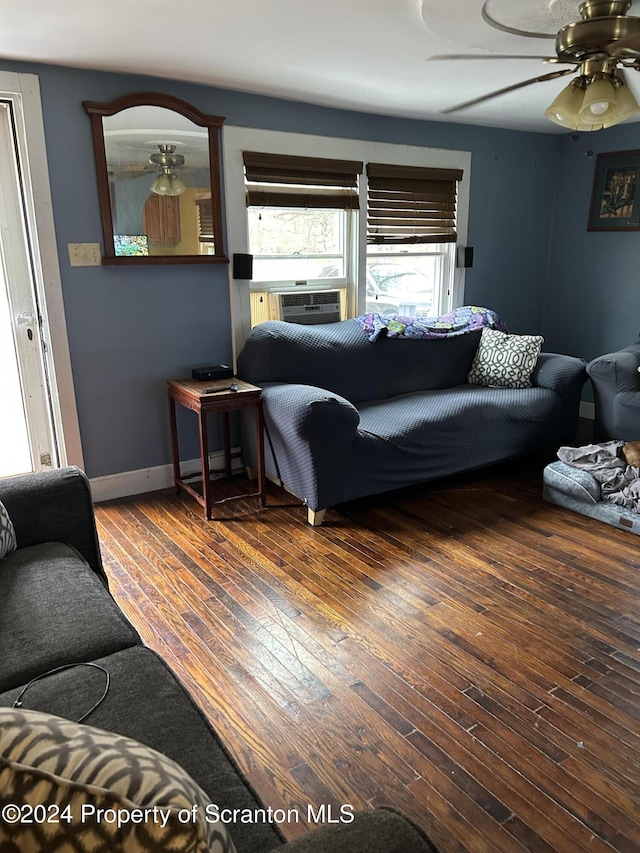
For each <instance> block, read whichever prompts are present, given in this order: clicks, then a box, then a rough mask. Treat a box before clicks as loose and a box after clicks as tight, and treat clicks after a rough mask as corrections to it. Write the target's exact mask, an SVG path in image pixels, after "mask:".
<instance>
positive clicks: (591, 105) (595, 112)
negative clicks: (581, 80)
mask: <svg viewBox="0 0 640 853" xmlns="http://www.w3.org/2000/svg"><path fill="white" fill-rule="evenodd" d="M617 112H618V96H617V94H616V90H615V88H614V86H613V83H611V81H609V80H605V79H603V78H597V79H595V80H592V81H591V82H590V83H589V85H588V86H587V91H586V92H585V93H584V100H583V102H582V107H581V109H580V120H581V121H583V122H586V123H587V124H590V123H594V122H595V121H597V122H598V123H599V124H600V125H601V124H602V122H604V121H606V120H609V119H612V118H614V116H615V115H616V113H617Z"/></svg>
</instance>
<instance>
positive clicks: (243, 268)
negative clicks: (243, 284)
mask: <svg viewBox="0 0 640 853" xmlns="http://www.w3.org/2000/svg"><path fill="white" fill-rule="evenodd" d="M233 277H234V278H240V279H245V280H246V279H251V278H253V255H242V254H239V255H234V256H233Z"/></svg>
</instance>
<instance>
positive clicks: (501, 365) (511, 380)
mask: <svg viewBox="0 0 640 853" xmlns="http://www.w3.org/2000/svg"><path fill="white" fill-rule="evenodd" d="M543 343H544V338H542V337H540V335H508V334H506V333H505V332H499V331H497V330H496V329H483V330H482V337H481V338H480V343H479V344H478V350H477V352H476V355H475V358H474V359H473V364H472V365H471V370H470V371H469V376H468V377H467V382H469V383H470V384H471V385H497V386H500V387H503V388H530V387H531V374H532V373H533V370H534V368H535V366H536V362H537V360H538V356H539V355H540V348H541V347H542V344H543Z"/></svg>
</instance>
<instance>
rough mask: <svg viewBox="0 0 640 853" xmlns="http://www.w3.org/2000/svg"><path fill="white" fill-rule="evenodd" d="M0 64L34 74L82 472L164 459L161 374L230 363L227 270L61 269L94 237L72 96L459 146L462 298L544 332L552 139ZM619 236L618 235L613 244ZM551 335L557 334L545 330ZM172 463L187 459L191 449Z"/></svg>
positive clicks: (85, 123) (554, 160)
mask: <svg viewBox="0 0 640 853" xmlns="http://www.w3.org/2000/svg"><path fill="white" fill-rule="evenodd" d="M0 67H1V68H3V69H4V70H7V71H23V72H30V73H35V74H37V75H38V76H39V78H40V86H41V91H42V104H43V111H44V122H45V133H46V140H47V151H48V158H49V171H50V177H51V190H52V197H53V210H54V217H55V222H56V233H57V241H58V252H59V257H60V268H61V275H62V285H63V294H64V303H65V312H66V319H67V326H68V332H69V344H70V350H71V359H72V367H73V374H74V383H75V390H76V397H77V403H78V414H79V418H80V431H81V436H82V444H83V450H84V456H85V467H86V470H87V473H88V474H89V476H92V477H96V476H100V475H106V474H112V473H117V472H122V471H130V470H135V469H140V468H146V467H153V466H156V465H162V464H165V463H167V462H169V461H170V444H169V431H168V423H167V405H166V398H165V379H166V378H168V377H175V376H184V375H189V370H190V367H191V366H192V365H194V364H206V363H216V362H227V361H229V360H230V359H231V334H230V323H229V297H228V278H227V268H226V266H220V267H218V266H197V265H196V266H188V265H185V266H184V267H180V266H169V267H150V268H145V269H142V268H138V269H132V268H126V267H117V268H115V267H95V268H93V267H85V268H82V267H81V268H77V267H76V268H71V267H70V266H69V258H68V253H67V248H66V247H67V243H69V242H89V243H90V242H99V241H100V239H101V226H100V218H99V208H98V197H97V187H96V179H95V168H94V159H93V148H92V141H91V132H90V123H89V118H88V116H87V115H86V114H85V112H84V110H83V108H82V101H83V100H94V101H108V100H111V99H113V98H115V97H118V96H120V95H124V94H130V93H133V92H140V91H160V92H164V93H167V94H170V95H175V96H177V97H180V98H183V99H184V100H187V101H189V102H191V103H193V104H194V106H196V107H198V108H199V109H200V110H202V111H204V112H207V113H213V114H217V115H223V116H226V119H227V124H235V125H244V126H250V127H258V128H266V129H276V130H290V131H297V132H303V133H310V134H319V135H325V136H339V137H351V138H358V139H368V140H375V141H383V142H396V143H406V144H410V145H424V146H428V147H436V148H455V149H463V150H468V151H471V152H472V166H471V207H470V220H469V236H468V242H469V245H473V246H475V257H474V267H473V269H471V270H469V271H468V273H467V288H466V302H467V303H474V304H478V305H484V306H487V307H490V308H493V309H494V310H496V311H498V312H499V313H500V314H501V315H502V316H503V318H504V319H505V321H506V322H507V324H508V325H509V328H510V329H511V331H513V332H531V333H539V332H542V331H543V325H544V319H545V318H544V310H545V281H546V276H547V268H548V263H549V256H548V253H549V245H550V239H551V225H552V211H553V207H554V197H555V187H556V181H557V167H558V163H559V162H560V165H561V166H562V165H563V163H564V160H565V159H568V158H569V157H570V154H569V152H568V151H567V148H568V143H566V142H565V138H564V137H558V136H554V135H547V134H534V133H520V132H515V131H504V130H495V129H491V128H479V127H471V126H465V125H453V124H444V123H436V122H422V121H413V120H403V119H396V118H391V117H384V116H376V115H370V114H364V113H356V112H351V111H344V110H334V109H326V108H322V107H316V106H311V105H307V104H301V103H295V102H290V101H284V100H278V99H274V98H266V97H261V96H253V95H248V94H244V93H238V92H231V91H225V90H220V89H215V88H210V87H205V86H200V85H192V84H186V83H181V82H178V81H171V80H158V79H156V78H146V77H140V76H133V75H120V74H111V73H102V72H93V71H83V70H76V69H70V68H59V67H51V66H44V65H31V64H26V63H11V62H4V61H3V62H0ZM559 153H560V161H559V159H558V158H559ZM560 218H561V219H562V217H560ZM607 237H608V239H612V237H611V235H607ZM625 238H626V239H629V235H622V237H621V238H620V239H621V240H624V239H625ZM613 239H615V237H614V238H613ZM554 245H555V246H557V245H558V241H557V240H556V241H555V244H554ZM556 254H557V252H556ZM551 291H553V287H552V288H551ZM547 307H548V306H547ZM547 318H548V317H547ZM636 325H637V324H636ZM552 328H553V330H554V339H558V332H559V331H560V330H559V329H557V324H556V326H552ZM572 343H573V342H572ZM561 344H562V341H561V340H559V346H558V348H560V349H562V348H563V346H562V345H561ZM574 348H575V349H579V348H580V341H578V340H576V341H575V346H574ZM184 455H185V457H189V456H195V455H196V453H195V447H193V448H187V450H186V452H185V454H184Z"/></svg>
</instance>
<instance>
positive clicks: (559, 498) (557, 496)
mask: <svg viewBox="0 0 640 853" xmlns="http://www.w3.org/2000/svg"><path fill="white" fill-rule="evenodd" d="M542 479H543V486H542V496H543V498H544V499H545V500H547V501H549V502H550V503H554V504H557V505H558V506H562V507H565V508H566V509H570V510H573V511H574V512H579V513H580V514H581V515H588V516H589V517H590V518H596V519H597V520H598V521H604V523H605V524H610V525H611V526H612V527H618V528H619V529H620V530H628V531H630V532H631V533H636V534H640V514H638V513H637V512H633V511H632V510H630V509H627V508H626V507H623V506H618V505H616V504H614V503H611V501H606V500H603V499H602V492H601V488H600V483H598V481H597V480H596V478H595V477H594V476H593V475H592V474H590V473H589V472H588V471H582V470H580V469H579V468H574V467H573V466H572V465H567V463H566V462H551V463H550V464H549V465H547V467H546V468H545V469H544V472H543V478H542Z"/></svg>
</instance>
